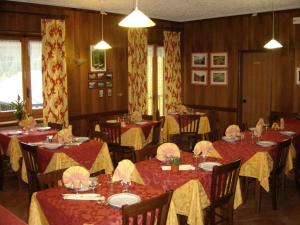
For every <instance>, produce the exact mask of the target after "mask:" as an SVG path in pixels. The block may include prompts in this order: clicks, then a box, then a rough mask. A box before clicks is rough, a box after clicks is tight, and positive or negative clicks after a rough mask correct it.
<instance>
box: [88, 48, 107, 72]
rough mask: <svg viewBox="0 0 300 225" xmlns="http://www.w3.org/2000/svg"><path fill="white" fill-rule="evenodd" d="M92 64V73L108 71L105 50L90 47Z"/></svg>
mask: <svg viewBox="0 0 300 225" xmlns="http://www.w3.org/2000/svg"><path fill="white" fill-rule="evenodd" d="M90 64H91V68H90V69H91V71H105V70H106V56H105V50H100V49H95V46H94V45H91V46H90Z"/></svg>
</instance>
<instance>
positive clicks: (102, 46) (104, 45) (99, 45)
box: [94, 40, 111, 49]
mask: <svg viewBox="0 0 300 225" xmlns="http://www.w3.org/2000/svg"><path fill="white" fill-rule="evenodd" d="M94 48H95V49H110V48H111V46H110V45H109V44H107V43H106V41H104V40H101V41H100V42H98V43H97V44H96V45H95V47H94Z"/></svg>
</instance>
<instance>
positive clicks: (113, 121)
mask: <svg viewBox="0 0 300 225" xmlns="http://www.w3.org/2000/svg"><path fill="white" fill-rule="evenodd" d="M106 122H107V123H117V122H118V121H117V120H106Z"/></svg>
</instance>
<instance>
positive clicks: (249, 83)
mask: <svg viewBox="0 0 300 225" xmlns="http://www.w3.org/2000/svg"><path fill="white" fill-rule="evenodd" d="M242 71H243V75H242V76H243V91H242V93H243V108H242V112H243V114H242V115H243V117H242V118H243V119H242V121H243V123H247V125H248V126H249V127H252V126H255V124H256V122H257V120H258V119H259V118H264V120H265V121H266V122H267V121H268V116H269V114H270V111H271V88H272V87H271V85H272V82H271V79H272V53H270V52H244V53H243V61H242Z"/></svg>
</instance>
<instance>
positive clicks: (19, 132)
mask: <svg viewBox="0 0 300 225" xmlns="http://www.w3.org/2000/svg"><path fill="white" fill-rule="evenodd" d="M22 133H23V132H22V131H21V130H13V131H9V132H8V133H7V134H8V135H20V134H22Z"/></svg>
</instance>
